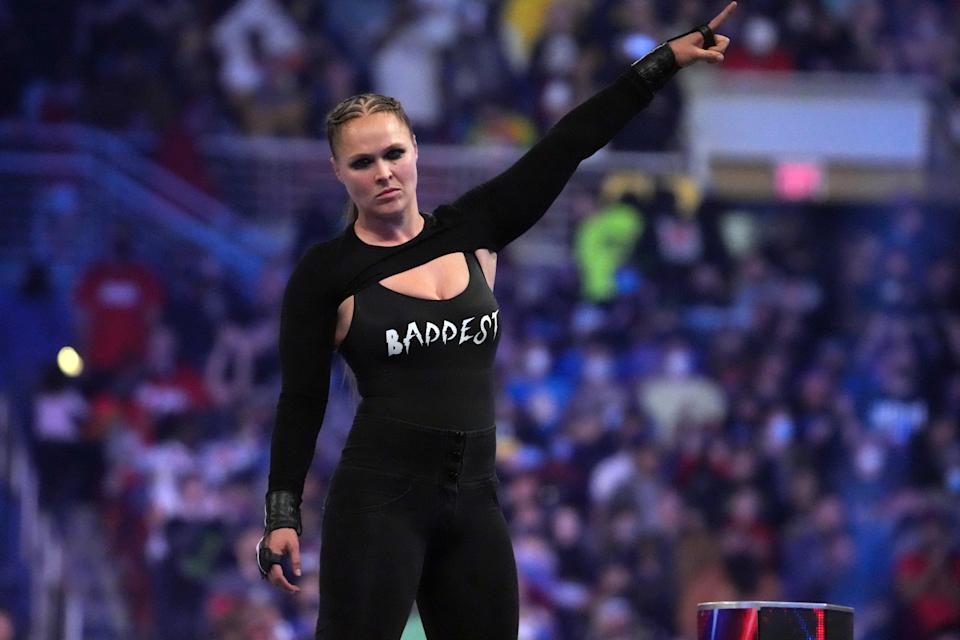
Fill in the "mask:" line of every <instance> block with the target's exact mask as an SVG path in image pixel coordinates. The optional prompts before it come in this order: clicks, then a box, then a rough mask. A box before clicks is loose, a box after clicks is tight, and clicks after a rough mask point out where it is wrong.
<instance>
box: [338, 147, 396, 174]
mask: <svg viewBox="0 0 960 640" xmlns="http://www.w3.org/2000/svg"><path fill="white" fill-rule="evenodd" d="M406 151H407V150H406V149H404V148H403V147H391V148H389V149H387V151H386V152H385V153H384V154H383V157H384V158H386V159H387V160H399V159H400V158H401V157H403V154H404V153H406ZM371 162H373V158H372V157H371V156H360V157H359V158H357V159H355V160H354V161H353V162H351V163H350V168H352V169H365V168H367V167H369V166H370V163H371Z"/></svg>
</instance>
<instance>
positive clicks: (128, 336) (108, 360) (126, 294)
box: [75, 263, 164, 370]
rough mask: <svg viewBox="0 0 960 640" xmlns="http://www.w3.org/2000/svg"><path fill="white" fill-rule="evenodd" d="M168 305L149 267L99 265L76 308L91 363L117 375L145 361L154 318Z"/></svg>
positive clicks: (78, 295)
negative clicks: (131, 363) (130, 363)
mask: <svg viewBox="0 0 960 640" xmlns="http://www.w3.org/2000/svg"><path fill="white" fill-rule="evenodd" d="M163 301H164V293H163V288H162V286H161V284H160V281H159V280H158V279H157V277H156V276H155V275H154V274H153V273H152V272H151V271H150V270H149V269H147V268H146V267H145V266H143V265H139V264H134V263H125V264H107V263H105V264H100V265H95V266H93V267H92V268H91V269H90V270H89V271H88V272H87V273H86V274H84V276H83V278H82V280H81V281H80V285H79V287H78V288H77V292H76V298H75V302H76V304H77V306H78V307H79V308H80V309H81V310H82V311H83V312H84V313H85V315H86V316H87V317H86V323H85V332H86V335H85V336H84V338H85V340H86V344H85V348H86V350H87V352H86V353H85V354H83V355H84V356H85V357H86V359H87V361H88V363H89V364H90V365H91V366H92V367H94V368H96V369H101V370H113V369H116V368H117V367H120V366H122V365H123V364H124V363H125V362H128V361H139V360H142V359H143V357H144V353H145V350H146V343H147V335H148V331H149V326H150V321H151V318H152V317H153V316H154V315H155V314H157V313H159V310H160V308H161V306H162V305H163Z"/></svg>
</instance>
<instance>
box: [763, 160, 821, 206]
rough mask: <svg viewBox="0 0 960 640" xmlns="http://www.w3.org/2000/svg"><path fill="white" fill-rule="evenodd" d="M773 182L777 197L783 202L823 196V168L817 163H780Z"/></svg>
mask: <svg viewBox="0 0 960 640" xmlns="http://www.w3.org/2000/svg"><path fill="white" fill-rule="evenodd" d="M774 182H775V184H776V190H777V195H778V196H779V197H780V198H782V199H784V200H812V199H814V198H817V197H819V196H820V195H822V194H823V190H824V182H825V180H824V173H823V167H822V166H821V165H820V164H819V163H817V162H780V163H778V164H777V166H776V169H775V172H774Z"/></svg>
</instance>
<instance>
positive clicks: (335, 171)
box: [330, 156, 343, 182]
mask: <svg viewBox="0 0 960 640" xmlns="http://www.w3.org/2000/svg"><path fill="white" fill-rule="evenodd" d="M330 167H331V168H332V169H333V175H335V176H337V180H339V181H340V182H343V178H341V177H340V167H338V166H337V161H336V160H335V159H334V157H333V156H330Z"/></svg>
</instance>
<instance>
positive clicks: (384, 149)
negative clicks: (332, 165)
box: [347, 142, 406, 162]
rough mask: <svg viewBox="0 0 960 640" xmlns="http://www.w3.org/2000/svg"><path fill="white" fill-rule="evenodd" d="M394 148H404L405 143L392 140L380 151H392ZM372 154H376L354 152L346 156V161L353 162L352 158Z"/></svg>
mask: <svg viewBox="0 0 960 640" xmlns="http://www.w3.org/2000/svg"><path fill="white" fill-rule="evenodd" d="M394 149H406V145H405V144H404V143H402V142H394V143H393V144H391V145H389V146H387V147H384V148H383V149H382V150H381V151H380V153H387V152H389V151H393V150H394ZM372 155H376V154H373V153H356V154H354V155H352V156H350V157H348V158H347V162H353V161H354V160H360V159H362V158H369V157H370V156H372Z"/></svg>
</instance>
